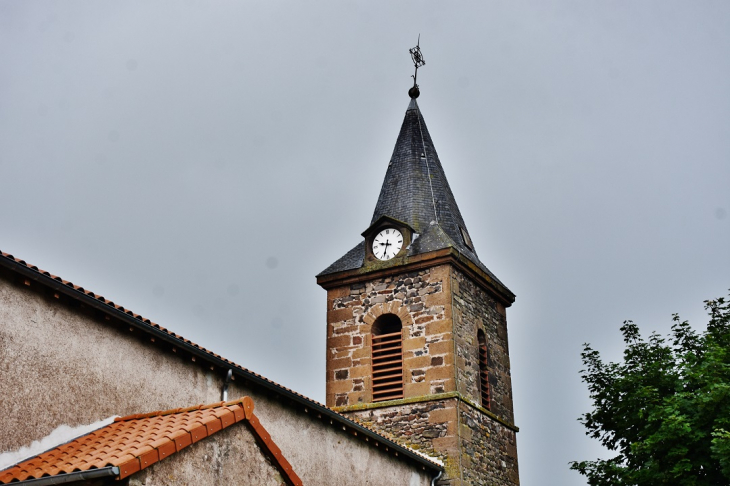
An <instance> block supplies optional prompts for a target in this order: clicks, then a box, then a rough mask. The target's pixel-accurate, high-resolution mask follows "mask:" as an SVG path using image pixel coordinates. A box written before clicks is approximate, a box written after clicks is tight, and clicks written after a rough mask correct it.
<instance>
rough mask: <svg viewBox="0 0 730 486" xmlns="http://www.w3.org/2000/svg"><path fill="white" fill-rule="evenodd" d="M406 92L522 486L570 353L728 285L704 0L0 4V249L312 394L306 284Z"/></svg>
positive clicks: (571, 369) (724, 152)
mask: <svg viewBox="0 0 730 486" xmlns="http://www.w3.org/2000/svg"><path fill="white" fill-rule="evenodd" d="M419 33H420V34H421V48H422V50H423V54H424V58H425V60H426V66H425V67H423V68H422V70H420V71H419V78H418V79H419V84H420V85H421V93H422V94H421V98H420V99H419V104H420V106H421V109H422V112H423V114H424V117H425V120H426V123H427V124H428V127H429V130H430V132H431V135H432V137H433V140H434V143H435V145H436V149H437V150H438V152H439V156H440V159H441V161H442V163H443V165H444V169H445V171H446V174H447V176H448V178H449V182H450V184H451V187H452V189H453V191H454V194H455V196H456V199H457V202H458V203H459V206H460V208H461V212H462V214H463V216H464V218H465V220H466V223H467V225H468V227H469V231H470V233H471V236H472V239H473V241H474V244H475V246H476V248H477V251H478V253H479V256H480V258H481V260H482V261H483V262H484V263H485V264H486V265H487V266H488V267H489V268H490V269H491V270H492V271H493V272H494V273H495V274H496V275H497V276H498V277H499V278H500V279H501V280H502V281H503V282H504V283H505V284H506V285H507V286H508V287H509V288H510V289H511V290H512V291H513V292H515V294H516V295H517V301H516V302H515V304H514V305H513V306H512V307H511V308H510V309H509V310H508V324H509V331H510V346H511V357H512V366H513V382H514V397H515V413H516V421H517V425H518V426H520V427H521V432H520V434H519V435H518V446H519V460H520V469H521V476H522V482H523V484H525V485H532V484H560V485H569V486H572V485H581V484H585V481H583V479H582V478H581V477H580V476H579V475H578V474H577V473H574V472H571V471H569V470H568V462H569V461H571V460H578V459H589V458H593V457H596V456H598V455H600V454H603V452H602V451H601V449H600V448H598V447H597V445H596V444H595V443H594V442H592V441H591V440H589V439H587V438H585V436H584V433H583V429H582V427H581V426H580V424H578V422H577V421H576V419H577V417H578V416H579V415H580V414H581V413H583V412H585V411H587V410H588V407H589V402H588V398H587V391H586V388H585V385H583V384H582V383H581V382H580V378H579V375H578V371H579V370H580V368H581V363H580V352H581V348H582V343H584V342H590V343H592V344H593V345H594V346H595V347H597V348H598V349H599V350H601V351H602V352H603V353H604V355H605V356H606V357H607V358H611V359H616V358H618V357H620V352H621V344H622V343H621V338H620V333H619V331H618V328H619V327H620V325H621V323H622V322H623V320H625V319H633V320H635V321H636V322H638V323H639V324H640V326H641V327H642V329H644V330H646V331H649V330H658V331H662V332H666V331H667V330H668V329H669V326H670V324H671V315H672V314H673V313H675V312H676V313H680V315H681V316H682V317H683V318H687V319H689V320H690V321H691V322H693V323H694V324H696V325H697V326H700V325H702V324H703V322H706V321H705V320H704V316H705V314H704V310H703V306H702V301H703V300H705V299H708V298H712V297H718V296H722V295H726V294H727V289H728V288H730V251H729V249H730V191H729V190H728V186H729V185H730V89H729V88H730V3H729V2H726V1H694V2H671V1H666V0H661V1H642V2H632V1H611V2H608V1H606V2H584V1H553V2H544V1H536V2H507V1H503V2H494V1H489V2H483V1H480V2H459V3H458V4H457V3H455V2H454V3H449V4H447V3H445V2H428V1H418V2H405V1H404V2H397V3H396V2H388V3H386V2H365V1H358V2H342V1H336V2H335V1H333V2H316V3H315V2H293V1H289V2H276V1H274V2H248V1H237V2H215V1H214V2H210V1H181V0H175V1H152V2H149V1H124V2H122V1H113V2H112V1H109V2H92V1H84V2H81V1H78V2H76V1H52V0H49V1H28V0H22V1H21V0H5V1H3V2H1V3H0V205H2V208H3V211H2V212H1V213H0V249H1V250H2V251H5V252H9V253H12V254H13V255H15V256H17V257H20V258H23V259H25V260H27V261H28V262H31V263H33V264H35V265H38V266H39V267H41V268H43V269H46V270H48V271H50V272H52V273H55V274H57V275H60V276H62V277H64V278H65V279H68V280H71V281H73V282H74V283H77V284H80V285H83V286H84V287H85V288H88V289H91V290H93V291H94V292H97V293H100V294H102V295H104V296H105V297H108V298H111V299H113V300H114V301H115V302H117V303H120V304H122V305H124V306H126V307H128V308H131V309H133V310H134V311H135V312H138V313H141V314H143V315H144V316H145V317H148V318H151V319H152V320H154V321H156V322H158V323H160V324H162V325H164V326H166V327H167V328H169V329H171V330H173V331H175V332H178V333H180V334H182V335H184V336H185V337H187V338H189V339H191V340H193V341H195V342H197V343H199V344H201V345H203V346H206V347H208V348H209V349H212V350H213V351H215V352H217V353H220V354H222V355H224V356H226V357H227V358H230V359H232V360H234V361H236V362H238V363H240V364H242V365H244V366H247V367H249V368H251V369H252V370H254V371H257V372H259V373H262V374H264V375H266V376H268V377H269V378H271V379H274V380H276V381H278V382H280V383H282V384H284V385H286V386H289V387H292V388H294V389H296V390H298V391H300V392H302V393H304V394H306V395H308V396H311V397H312V398H315V399H318V400H321V401H323V400H324V377H325V374H324V358H325V349H324V344H325V292H324V291H323V290H322V289H320V288H319V287H318V286H317V285H316V283H315V279H314V276H315V274H317V273H318V272H320V271H321V270H323V269H324V268H325V267H327V266H328V265H329V264H330V263H332V262H333V261H334V260H335V259H337V258H338V257H340V256H341V255H342V254H344V252H345V251H347V250H349V249H350V248H351V247H352V246H354V245H355V244H356V243H358V242H359V241H360V238H361V237H360V233H361V232H362V231H363V230H364V229H365V228H367V226H368V225H369V223H370V218H371V215H372V211H373V209H374V207H375V202H376V199H377V197H378V193H379V189H380V185H381V183H382V180H383V176H384V174H385V170H386V167H387V163H388V160H389V158H390V155H391V152H392V150H393V145H394V143H395V139H396V136H397V134H398V130H399V128H400V124H401V122H402V120H403V115H404V113H405V110H406V107H407V105H408V101H409V100H408V97H407V94H406V93H407V90H408V88H409V86H410V84H411V78H410V75H411V74H412V64H411V61H410V57H409V55H408V49H409V48H410V47H413V46H414V45H415V43H416V39H417V36H418V34H419Z"/></svg>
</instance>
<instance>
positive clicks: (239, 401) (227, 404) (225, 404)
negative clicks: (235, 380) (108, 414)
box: [114, 397, 247, 422]
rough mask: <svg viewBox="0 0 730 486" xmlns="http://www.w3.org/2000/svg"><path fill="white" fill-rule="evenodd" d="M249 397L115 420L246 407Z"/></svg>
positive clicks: (121, 418)
mask: <svg viewBox="0 0 730 486" xmlns="http://www.w3.org/2000/svg"><path fill="white" fill-rule="evenodd" d="M246 398H247V397H241V398H237V399H235V400H228V401H227V402H214V403H210V404H207V405H204V404H200V405H193V406H192V407H184V408H171V409H169V410H156V411H154V412H147V413H137V414H132V415H127V416H125V417H116V418H115V419H114V422H127V421H129V420H139V419H145V418H152V417H164V416H165V415H174V414H178V413H188V412H194V411H196V410H210V409H211V408H227V407H232V406H234V405H240V406H241V408H244V409H245V407H246V405H245V403H246V400H245V399H246Z"/></svg>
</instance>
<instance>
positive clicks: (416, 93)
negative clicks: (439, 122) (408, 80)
mask: <svg viewBox="0 0 730 486" xmlns="http://www.w3.org/2000/svg"><path fill="white" fill-rule="evenodd" d="M408 96H410V97H411V99H414V100H415V99H416V98H418V97H419V96H421V90H419V89H418V86H414V87H412V88H411V89H409V90H408Z"/></svg>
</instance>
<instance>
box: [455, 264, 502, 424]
mask: <svg viewBox="0 0 730 486" xmlns="http://www.w3.org/2000/svg"><path fill="white" fill-rule="evenodd" d="M451 275H452V282H451V289H452V292H453V311H452V312H453V320H454V329H455V340H456V373H457V383H458V385H457V386H458V391H459V392H460V393H462V394H463V395H464V396H465V397H468V398H469V399H470V400H472V401H473V402H474V403H476V404H481V397H480V393H479V382H478V380H479V343H478V341H477V331H478V330H479V329H482V330H483V331H484V333H485V336H486V339H487V349H488V356H489V360H488V368H489V386H490V393H491V407H485V408H489V409H490V411H491V412H492V413H494V414H496V415H497V416H498V417H500V418H502V419H503V420H506V421H507V422H509V423H514V413H513V409H512V378H511V375H510V361H509V347H508V341H507V318H506V316H505V310H504V307H503V306H502V305H501V304H499V303H498V302H497V301H495V300H494V299H493V298H492V297H491V296H490V295H489V294H487V293H486V292H485V291H484V290H483V289H482V288H481V287H479V286H477V285H476V284H474V282H473V281H472V280H471V279H470V278H468V277H466V276H465V275H464V274H463V273H461V272H460V271H459V270H457V269H453V271H452V274H451Z"/></svg>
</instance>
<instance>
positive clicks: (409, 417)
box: [347, 398, 459, 477]
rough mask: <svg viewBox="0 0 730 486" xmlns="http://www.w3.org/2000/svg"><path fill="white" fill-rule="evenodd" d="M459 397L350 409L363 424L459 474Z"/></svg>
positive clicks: (349, 413) (351, 414)
mask: <svg viewBox="0 0 730 486" xmlns="http://www.w3.org/2000/svg"><path fill="white" fill-rule="evenodd" d="M456 406H457V399H456V398H446V399H441V400H432V401H426V402H419V403H411V404H403V405H394V406H389V407H384V408H374V409H369V410H360V411H354V412H348V413H347V415H348V416H349V417H352V418H355V419H356V420H357V421H359V422H361V423H362V424H364V425H366V426H367V427H370V428H372V429H374V430H377V431H378V432H380V433H381V434H383V435H385V436H386V437H390V438H392V439H393V440H394V441H396V442H398V443H400V444H403V445H406V446H408V447H410V448H412V449H415V450H418V451H421V452H424V453H426V454H428V455H430V456H432V457H437V458H439V459H440V460H441V461H443V462H444V464H445V465H446V467H447V476H454V475H456V476H457V477H458V456H459V440H458V436H457V433H458V431H457V425H456V424H457V423H458V422H457V410H456Z"/></svg>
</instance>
